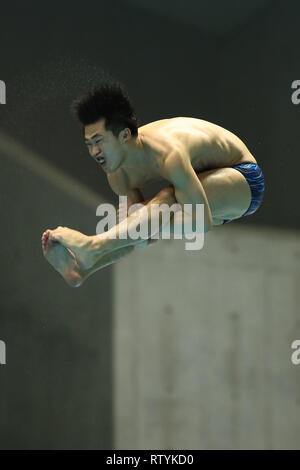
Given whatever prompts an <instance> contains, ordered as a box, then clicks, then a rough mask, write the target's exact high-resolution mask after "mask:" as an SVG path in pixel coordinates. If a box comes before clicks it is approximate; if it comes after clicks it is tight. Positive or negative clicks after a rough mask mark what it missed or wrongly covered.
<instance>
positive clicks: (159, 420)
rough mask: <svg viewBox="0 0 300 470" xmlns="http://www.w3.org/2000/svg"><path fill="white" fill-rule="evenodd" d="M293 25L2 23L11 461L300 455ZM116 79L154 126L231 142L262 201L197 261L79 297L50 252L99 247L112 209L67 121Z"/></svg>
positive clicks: (2, 387)
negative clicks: (142, 452)
mask: <svg viewBox="0 0 300 470" xmlns="http://www.w3.org/2000/svg"><path fill="white" fill-rule="evenodd" d="M299 15H300V4H299V2H296V0H290V1H289V2H288V3H286V2H283V1H280V0H251V2H250V1H244V2H238V1H237V0H225V1H224V0H211V1H210V2H205V1H203V0H197V1H196V0H188V1H186V2H184V3H183V2H180V1H179V0H172V1H171V0H164V2H160V1H158V0H152V1H149V0H122V1H121V0H116V1H115V0H114V1H111V2H104V1H102V0H97V2H96V1H93V0H91V1H90V2H89V3H87V4H79V3H74V2H72V3H71V2H57V1H55V0H53V2H51V4H49V5H44V4H43V5H41V3H40V2H37V1H35V0H34V1H33V0H29V1H27V2H24V3H20V2H17V1H16V0H12V1H10V2H5V4H3V5H1V18H2V22H1V23H2V24H1V30H0V54H1V56H0V80H3V81H4V82H5V83H6V104H5V105H4V104H3V105H2V104H1V105H0V155H1V172H0V175H1V203H2V204H1V205H2V224H1V234H2V243H1V247H2V250H1V253H2V259H3V264H2V266H3V274H2V276H1V287H0V289H1V301H0V308H1V311H0V340H2V341H5V344H6V364H5V365H4V364H2V365H0V448H1V449H212V448H216V449H239V448H244V449H245V448H246V449H248V448H249V449H250V448H251V449H252V448H259V449H279V448H300V444H299V438H298V436H299V431H300V395H299V390H300V365H299V366H296V365H294V364H293V363H292V362H291V354H292V349H291V343H292V342H293V341H294V340H295V339H300V320H299V306H300V296H299V289H298V284H299V274H300V269H299V260H300V244H299V229H300V220H299V218H298V217H297V216H298V212H299V211H298V201H299V196H298V187H299V183H298V178H299V176H298V175H299V172H298V170H300V160H299V158H298V140H299V138H298V124H299V113H300V106H297V104H294V103H293V102H292V99H291V97H292V93H293V92H294V90H293V89H292V87H291V86H292V82H293V81H294V80H300V76H299V64H298V62H299V60H298V51H297V43H298V40H299V38H300V29H299ZM103 72H104V73H106V72H108V73H110V74H111V75H112V76H114V77H115V78H116V79H118V80H120V81H121V82H122V83H123V84H124V85H125V87H126V88H127V90H128V93H129V96H130V98H131V100H132V102H133V104H134V106H135V108H136V112H137V115H138V118H139V125H140V126H141V125H144V124H146V123H148V122H150V121H154V120H159V119H164V118H168V117H175V116H190V117H195V118H200V119H204V120H207V121H211V122H214V123H216V124H218V125H220V126H223V127H225V128H226V129H229V130H230V131H231V132H233V133H236V134H237V135H238V136H239V137H240V138H241V139H242V140H243V141H244V142H245V144H246V145H247V147H248V148H249V150H250V151H251V152H252V154H253V155H254V156H255V158H256V159H257V161H258V162H259V164H260V166H261V167H262V169H263V171H264V174H265V180H266V192H265V199H264V203H263V205H262V207H261V208H260V209H259V211H258V212H257V213H255V214H254V215H253V216H251V217H246V218H243V219H241V220H239V221H235V222H234V223H231V224H227V225H226V226H224V227H218V228H217V229H216V230H214V231H213V232H212V233H210V234H208V235H207V237H206V240H205V246H204V249H202V250H201V251H199V252H195V251H185V250H184V247H183V242H181V241H178V240H176V241H160V242H159V243H157V244H155V245H154V246H150V247H149V248H147V249H143V250H141V249H136V250H135V251H134V253H133V254H132V255H130V256H129V257H128V258H125V259H123V260H121V261H120V262H119V263H117V264H116V265H114V267H108V268H106V269H104V270H101V271H100V272H98V273H96V274H95V275H94V276H92V277H91V278H90V279H89V280H88V281H87V282H86V283H85V284H84V285H83V286H82V287H80V288H79V289H71V288H69V287H68V286H67V285H66V284H65V283H64V281H63V280H62V279H61V278H60V276H59V275H58V274H57V273H56V272H55V271H54V270H53V269H52V268H51V267H50V266H49V265H48V263H47V262H46V261H45V260H44V258H43V255H42V250H41V244H40V238H41V234H42V233H43V231H44V230H45V229H46V228H48V227H50V228H52V227H56V226H57V225H64V226H69V227H72V228H74V229H77V230H80V231H82V232H83V233H86V234H93V233H95V226H96V223H97V221H98V220H97V217H96V207H97V206H98V204H100V203H102V202H111V203H114V204H116V205H117V202H118V200H117V196H116V195H115V194H114V193H112V191H111V189H110V188H109V186H108V183H107V180H106V177H105V174H104V172H102V169H101V168H99V167H98V166H97V165H96V163H95V162H94V161H93V160H92V159H91V158H90V157H89V155H88V153H87V151H86V149H85V147H84V144H83V142H82V134H81V132H80V127H79V126H78V124H77V123H76V122H74V120H73V119H72V118H71V116H70V112H69V107H70V104H71V102H72V100H73V99H74V98H76V97H77V96H78V95H80V94H81V93H82V92H84V91H86V90H87V89H89V88H90V87H92V86H93V85H95V84H96V83H97V82H98V81H99V77H101V75H102V74H103ZM158 189H160V187H159V186H158V185H157V184H156V185H155V184H151V185H147V187H145V188H143V193H144V195H145V197H149V196H150V195H151V194H154V193H155V192H157V191H158Z"/></svg>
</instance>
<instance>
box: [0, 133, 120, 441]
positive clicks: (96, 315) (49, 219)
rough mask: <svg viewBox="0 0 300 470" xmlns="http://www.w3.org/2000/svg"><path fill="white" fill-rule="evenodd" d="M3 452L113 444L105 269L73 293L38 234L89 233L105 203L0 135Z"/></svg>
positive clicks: (0, 428) (0, 427)
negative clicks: (62, 230)
mask: <svg viewBox="0 0 300 470" xmlns="http://www.w3.org/2000/svg"><path fill="white" fill-rule="evenodd" d="M0 159H1V172H0V181H1V183H0V188H1V189H0V194H1V261H2V262H1V266H2V271H1V275H0V279H1V282H0V292H1V297H0V339H1V340H2V341H5V343H6V354H7V356H6V365H0V448H1V449H95V448H96V449H109V448H111V447H112V421H111V414H112V399H111V395H112V390H111V386H112V381H111V367H112V364H111V362H112V360H111V357H112V344H111V307H112V298H111V294H112V284H111V282H112V278H111V274H112V272H111V270H110V268H107V269H106V270H105V272H104V271H100V272H99V273H97V274H96V275H95V276H94V277H93V278H91V279H89V282H88V283H87V284H85V285H83V286H82V287H80V288H79V289H72V288H70V287H68V286H67V284H66V283H65V282H64V280H63V279H62V278H61V277H60V276H59V274H57V273H56V271H54V269H53V268H52V267H51V266H50V265H49V264H48V263H47V262H46V261H45V259H44V257H43V254H42V250H41V234H42V232H43V231H44V230H45V229H46V228H47V227H49V228H55V227H56V226H57V225H66V226H70V227H72V228H75V229H78V230H81V231H83V232H84V233H87V234H93V233H95V227H96V222H97V219H96V216H95V213H96V212H95V211H96V206H97V204H100V203H101V202H103V201H102V198H100V197H98V196H97V194H95V193H93V192H91V191H89V190H88V189H86V188H85V187H84V186H82V185H81V184H80V183H78V182H75V181H73V180H72V179H71V178H69V177H67V176H66V175H65V174H63V173H61V172H60V171H58V170H57V169H55V168H54V167H52V166H50V165H49V164H47V163H45V162H43V160H42V159H41V158H39V157H38V156H36V155H33V154H32V153H30V152H29V151H28V150H27V149H26V148H24V147H22V146H19V145H17V144H16V143H14V142H12V141H9V140H7V139H6V138H4V137H3V136H2V137H0Z"/></svg>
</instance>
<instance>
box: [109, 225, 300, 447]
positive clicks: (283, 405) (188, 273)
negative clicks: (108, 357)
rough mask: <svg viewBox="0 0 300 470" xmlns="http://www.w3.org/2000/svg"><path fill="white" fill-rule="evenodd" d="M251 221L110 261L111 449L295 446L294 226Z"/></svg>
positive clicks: (299, 410) (297, 299) (298, 370)
mask: <svg viewBox="0 0 300 470" xmlns="http://www.w3.org/2000/svg"><path fill="white" fill-rule="evenodd" d="M249 220H250V219H248V225H247V226H244V227H237V226H236V225H235V224H234V223H231V224H228V225H227V226H224V227H218V228H216V229H215V231H214V232H211V233H209V234H207V236H206V238H205V244H204V248H203V249H202V250H200V251H186V250H184V241H183V240H171V241H168V240H160V241H159V242H158V243H157V244H155V245H153V246H150V247H148V248H146V249H141V248H137V249H136V250H135V252H134V253H133V254H132V255H131V256H130V257H128V258H127V259H124V260H122V261H121V262H120V263H119V264H118V265H116V270H115V276H116V277H115V310H114V325H115V329H114V350H115V355H114V360H115V364H114V394H115V395H114V400H115V407H114V423H115V447H116V448H117V449H135V448H138V449H145V448H146V449H282V448H286V449H292V448H294V449H300V440H299V433H300V401H299V389H300V366H295V365H293V364H292V362H291V354H292V351H293V350H292V349H291V343H292V341H293V340H295V339H299V338H300V320H299V305H300V294H299V288H298V284H299V282H298V281H299V276H300V266H299V257H300V242H299V233H298V232H288V231H275V230H271V229H259V230H257V229H254V228H253V226H251V223H249Z"/></svg>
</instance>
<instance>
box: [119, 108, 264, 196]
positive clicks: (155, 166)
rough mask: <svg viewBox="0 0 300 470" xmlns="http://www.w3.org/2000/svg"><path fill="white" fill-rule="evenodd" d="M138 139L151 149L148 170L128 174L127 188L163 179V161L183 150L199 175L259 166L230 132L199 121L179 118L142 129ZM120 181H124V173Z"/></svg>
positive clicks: (163, 120) (156, 122) (152, 123)
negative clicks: (251, 165) (247, 166)
mask: <svg viewBox="0 0 300 470" xmlns="http://www.w3.org/2000/svg"><path fill="white" fill-rule="evenodd" d="M139 136H141V138H142V139H143V141H144V142H145V143H146V145H147V146H148V147H149V149H151V151H150V153H151V159H150V162H151V164H150V165H149V167H147V168H146V169H142V170H141V169H131V171H130V173H127V172H126V175H123V176H124V178H125V177H126V180H127V185H128V188H139V189H141V188H142V187H143V185H145V184H146V183H149V182H150V181H151V182H152V181H158V180H160V179H164V178H165V175H164V171H163V164H162V163H163V161H164V159H165V158H166V157H167V156H168V155H170V153H171V152H172V150H174V148H176V147H177V148H179V149H180V148H181V149H183V150H184V152H183V153H184V155H186V158H189V159H190V161H191V164H192V166H193V168H194V170H195V172H196V173H199V172H202V171H206V170H212V169H216V168H224V167H232V166H233V165H237V164H239V163H247V162H248V163H256V160H255V158H254V157H253V155H252V154H251V152H250V151H249V149H248V148H247V147H246V145H245V144H244V143H243V142H242V141H241V140H240V139H239V138H238V137H237V136H236V135H234V134H233V133H231V132H230V131H228V130H226V129H224V128H222V127H220V126H218V125H216V124H213V123H211V122H208V121H204V120H201V119H196V118H189V117H176V118H171V119H162V120H159V121H154V122H151V123H149V124H146V125H144V126H141V127H139ZM117 172H118V173H119V175H118V178H119V177H121V178H122V170H121V171H119V170H117Z"/></svg>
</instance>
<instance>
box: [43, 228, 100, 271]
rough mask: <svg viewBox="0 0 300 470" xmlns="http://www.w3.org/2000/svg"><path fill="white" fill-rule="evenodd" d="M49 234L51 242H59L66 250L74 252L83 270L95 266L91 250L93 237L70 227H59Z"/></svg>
mask: <svg viewBox="0 0 300 470" xmlns="http://www.w3.org/2000/svg"><path fill="white" fill-rule="evenodd" d="M47 232H49V235H48V236H49V240H52V241H56V242H59V243H60V244H61V245H63V246H64V247H65V248H69V249H70V250H72V252H73V253H74V255H75V256H76V260H77V262H78V265H79V266H80V267H81V268H82V269H84V270H85V269H89V268H91V267H92V266H93V265H94V264H95V254H94V253H93V251H92V250H91V245H92V239H93V237H90V236H88V235H84V234H83V233H81V232H78V231H77V230H72V229H70V228H68V227H57V228H56V229H55V230H47Z"/></svg>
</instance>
